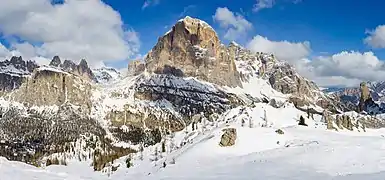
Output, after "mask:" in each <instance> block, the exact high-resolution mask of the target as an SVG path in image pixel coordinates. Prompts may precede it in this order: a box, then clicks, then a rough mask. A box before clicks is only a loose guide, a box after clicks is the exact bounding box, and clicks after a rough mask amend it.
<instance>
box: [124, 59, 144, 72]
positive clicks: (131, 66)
mask: <svg viewBox="0 0 385 180" xmlns="http://www.w3.org/2000/svg"><path fill="white" fill-rule="evenodd" d="M145 68H146V67H145V64H144V62H143V61H141V60H134V61H131V62H129V63H128V73H127V74H128V75H131V76H136V75H138V74H140V73H142V72H143V71H144V70H145Z"/></svg>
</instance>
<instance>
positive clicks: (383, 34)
mask: <svg viewBox="0 0 385 180" xmlns="http://www.w3.org/2000/svg"><path fill="white" fill-rule="evenodd" d="M367 34H369V36H368V37H366V38H365V39H364V42H365V44H368V45H370V46H371V47H373V48H385V25H380V26H377V28H376V29H375V30H371V31H367Z"/></svg>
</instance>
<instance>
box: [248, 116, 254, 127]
mask: <svg viewBox="0 0 385 180" xmlns="http://www.w3.org/2000/svg"><path fill="white" fill-rule="evenodd" d="M253 127H254V122H253V118H251V117H250V118H249V128H253Z"/></svg>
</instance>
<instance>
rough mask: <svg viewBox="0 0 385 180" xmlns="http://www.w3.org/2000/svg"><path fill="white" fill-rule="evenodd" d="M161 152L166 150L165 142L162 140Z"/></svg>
mask: <svg viewBox="0 0 385 180" xmlns="http://www.w3.org/2000/svg"><path fill="white" fill-rule="evenodd" d="M162 152H163V153H164V152H166V143H165V142H164V141H163V142H162Z"/></svg>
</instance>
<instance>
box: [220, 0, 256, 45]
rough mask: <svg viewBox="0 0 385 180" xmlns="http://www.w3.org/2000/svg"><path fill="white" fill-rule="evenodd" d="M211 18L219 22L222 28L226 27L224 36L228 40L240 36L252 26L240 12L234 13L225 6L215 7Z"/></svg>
mask: <svg viewBox="0 0 385 180" xmlns="http://www.w3.org/2000/svg"><path fill="white" fill-rule="evenodd" d="M213 18H214V20H215V21H217V22H219V24H220V26H221V27H222V28H224V29H226V34H225V36H224V38H225V39H228V40H236V39H238V38H240V37H241V36H242V35H245V34H246V33H247V31H249V30H251V29H252V27H253V25H252V24H251V23H250V22H249V21H247V20H246V19H245V18H244V17H243V16H242V15H241V14H238V13H236V14H234V13H233V12H231V11H230V10H229V9H228V8H227V7H224V8H217V10H216V12H215V15H214V16H213Z"/></svg>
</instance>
